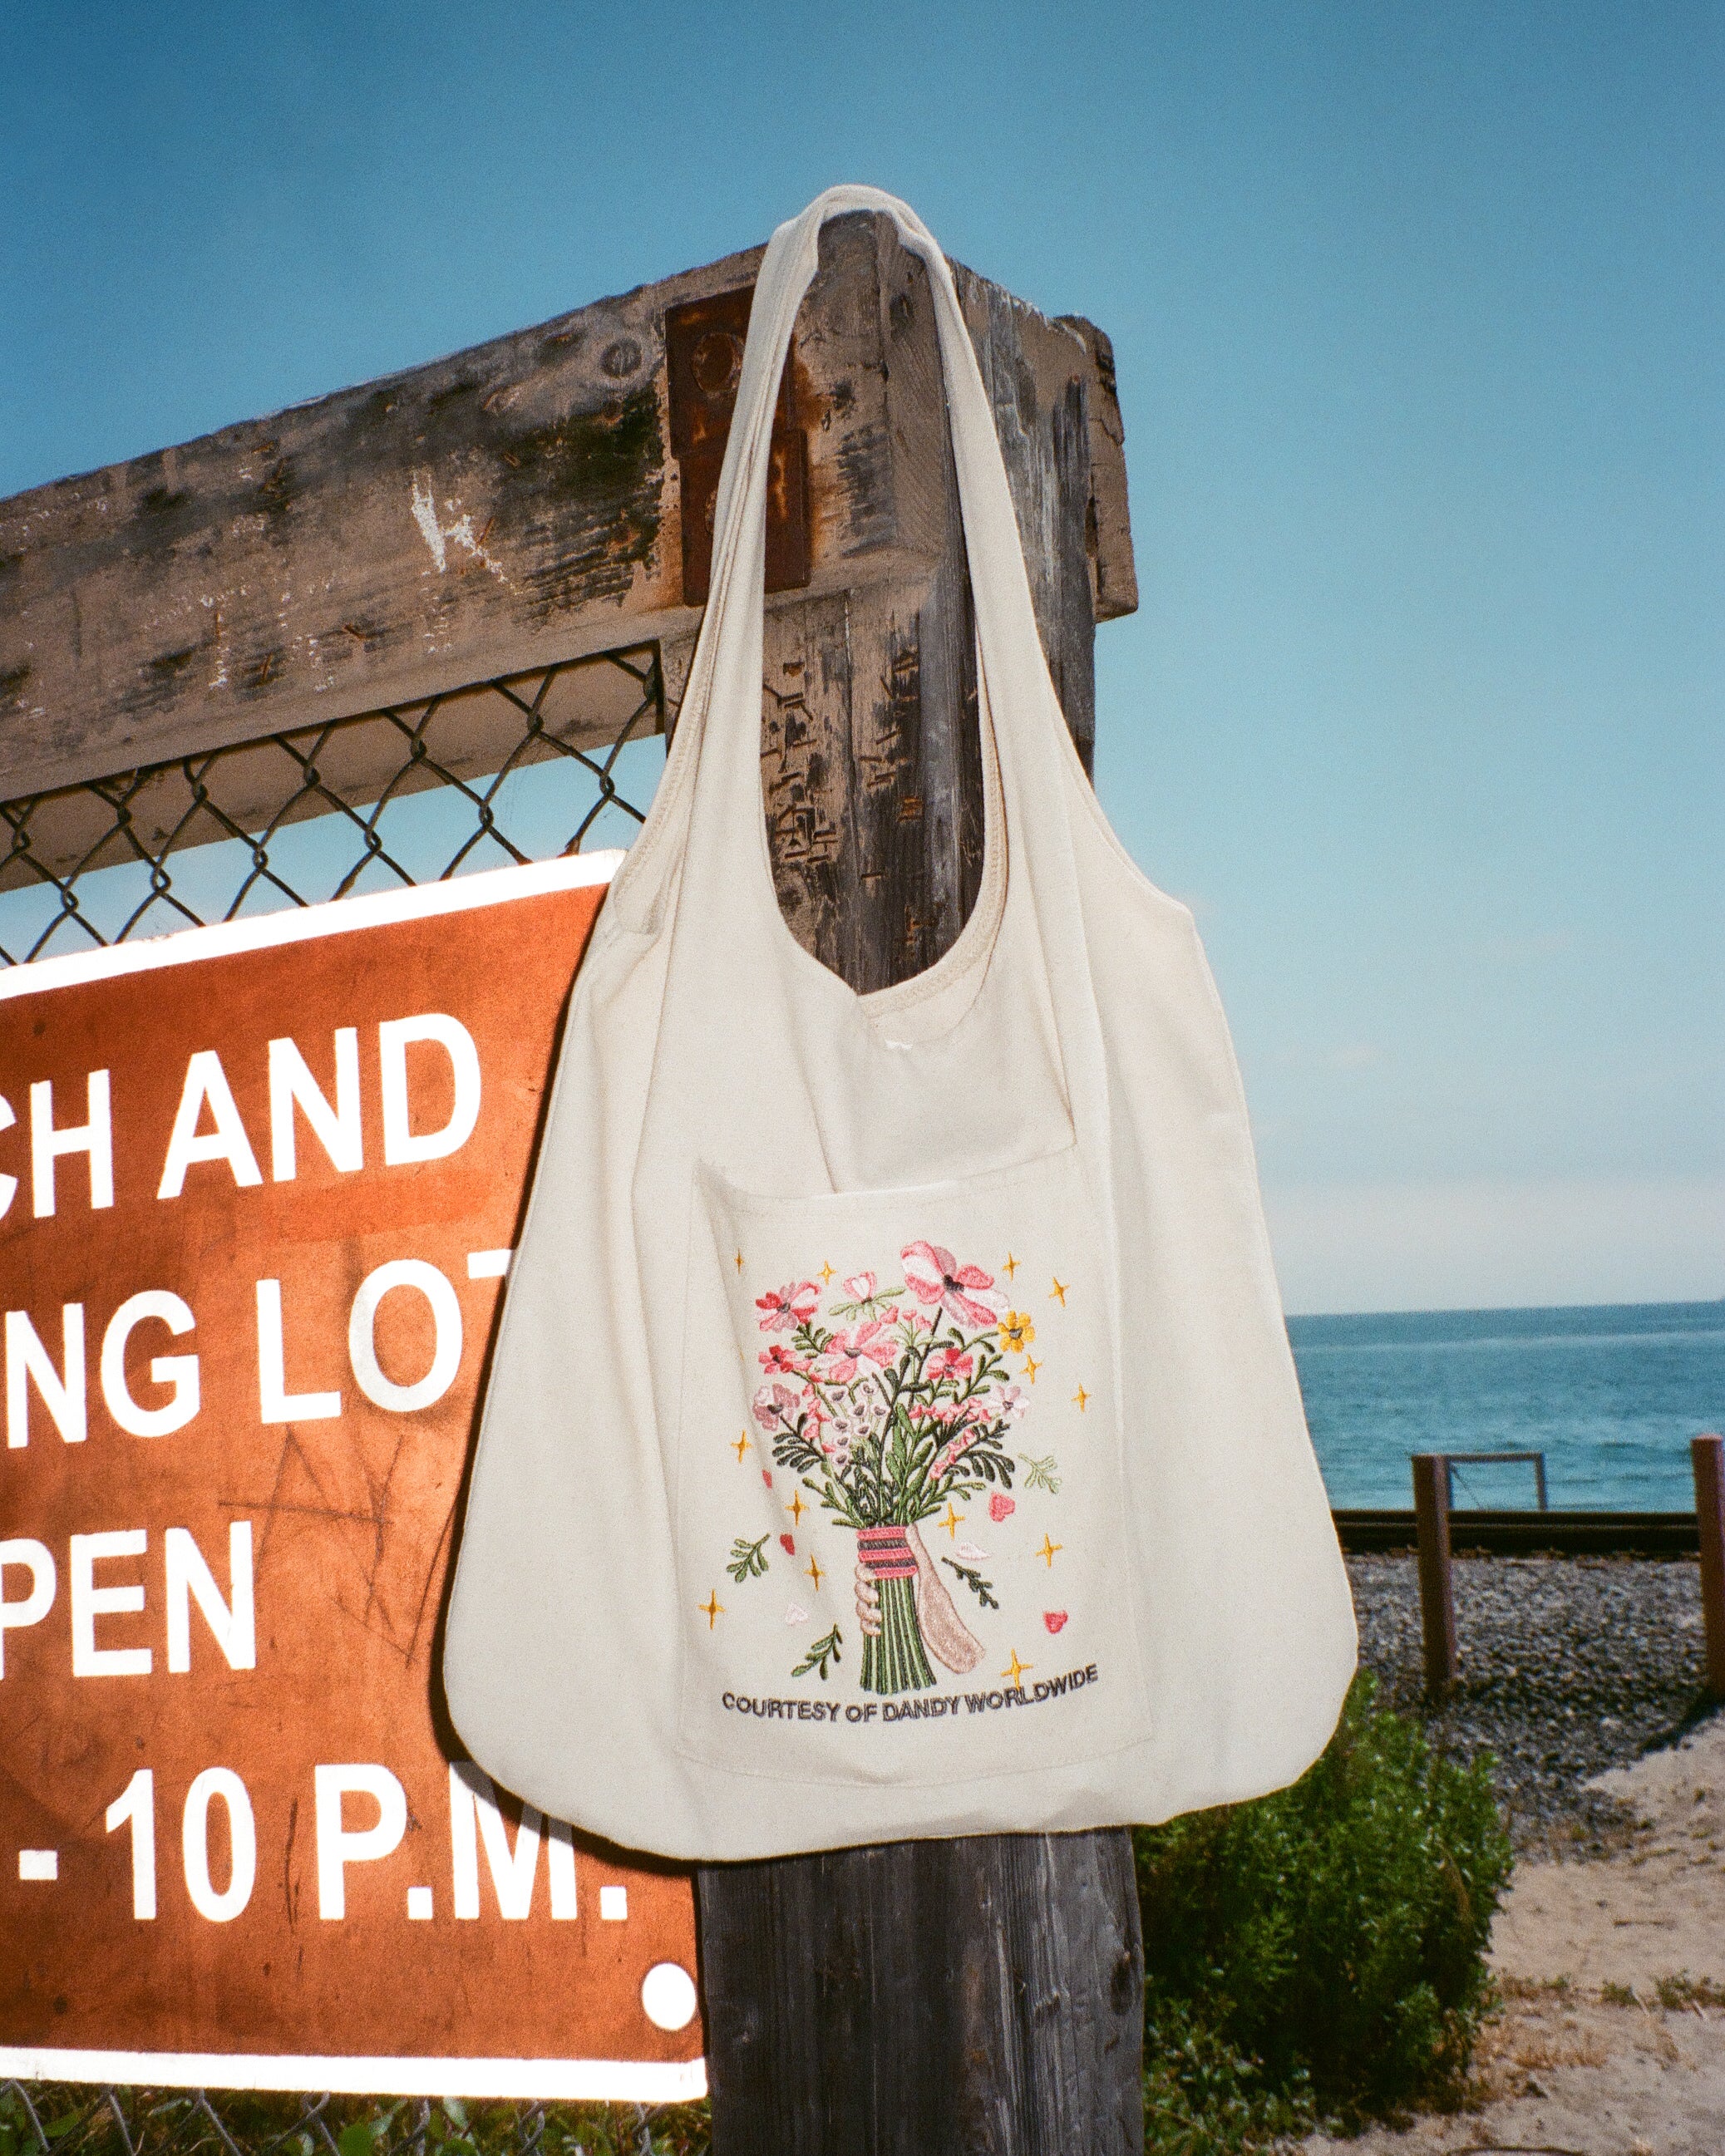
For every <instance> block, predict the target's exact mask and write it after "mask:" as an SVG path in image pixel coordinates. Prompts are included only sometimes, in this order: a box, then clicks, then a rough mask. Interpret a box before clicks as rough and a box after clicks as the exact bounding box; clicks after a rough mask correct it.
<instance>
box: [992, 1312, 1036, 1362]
mask: <svg viewBox="0 0 1725 2156" xmlns="http://www.w3.org/2000/svg"><path fill="white" fill-rule="evenodd" d="M1035 1337H1036V1327H1034V1325H1033V1324H1032V1323H1031V1322H1030V1320H1029V1317H1028V1316H1027V1315H1026V1314H1025V1313H1024V1312H1023V1311H1021V1310H1009V1311H1008V1312H1007V1313H1006V1315H1005V1317H1003V1318H1002V1319H1001V1321H1000V1344H1001V1346H1002V1347H1004V1348H1006V1349H1008V1350H1009V1352H1010V1353H1013V1354H1014V1355H1022V1354H1024V1353H1027V1352H1028V1350H1029V1345H1030V1342H1032V1341H1033V1340H1034V1338H1035Z"/></svg>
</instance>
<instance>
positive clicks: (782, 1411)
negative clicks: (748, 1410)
mask: <svg viewBox="0 0 1725 2156" xmlns="http://www.w3.org/2000/svg"><path fill="white" fill-rule="evenodd" d="M755 1420H756V1421H757V1423H759V1424H760V1425H761V1427H762V1430H773V1429H775V1428H777V1427H778V1426H780V1425H781V1424H782V1425H783V1427H784V1428H785V1429H786V1430H793V1429H794V1428H795V1427H796V1422H797V1395H796V1394H794V1393H793V1391H792V1390H791V1389H790V1387H789V1386H788V1385H762V1388H761V1389H760V1390H759V1391H758V1392H757V1394H755Z"/></svg>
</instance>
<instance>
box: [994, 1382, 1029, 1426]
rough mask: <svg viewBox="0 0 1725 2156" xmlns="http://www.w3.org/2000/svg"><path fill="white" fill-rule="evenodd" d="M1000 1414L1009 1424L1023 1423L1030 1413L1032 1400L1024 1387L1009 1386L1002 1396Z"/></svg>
mask: <svg viewBox="0 0 1725 2156" xmlns="http://www.w3.org/2000/svg"><path fill="white" fill-rule="evenodd" d="M1000 1412H1001V1414H1003V1415H1004V1417H1005V1419H1006V1420H1007V1421H1008V1422H1022V1421H1023V1420H1024V1417H1025V1416H1026V1415H1027V1414H1029V1412H1030V1398H1029V1394H1028V1393H1026V1392H1025V1390H1024V1387H1023V1386H1022V1385H1009V1386H1008V1387H1007V1389H1006V1390H1005V1391H1004V1393H1003V1394H1001V1396H1000Z"/></svg>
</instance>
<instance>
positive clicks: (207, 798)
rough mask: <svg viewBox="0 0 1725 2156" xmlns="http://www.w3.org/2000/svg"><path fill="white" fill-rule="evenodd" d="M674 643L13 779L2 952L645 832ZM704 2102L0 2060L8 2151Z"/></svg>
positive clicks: (123, 933) (501, 2136) (626, 2148)
mask: <svg viewBox="0 0 1725 2156" xmlns="http://www.w3.org/2000/svg"><path fill="white" fill-rule="evenodd" d="M664 732H665V685H664V680H663V676H662V674H661V671H660V663H659V654H658V649H657V647H656V646H655V645H651V644H649V645H644V646H640V647H638V648H634V649H628V650H623V651H614V652H606V653H604V654H601V655H599V656H598V657H596V658H590V659H581V660H571V661H568V662H567V663H566V664H563V665H556V666H548V667H542V668H538V669H536V670H534V671H532V672H531V673H527V674H518V675H509V676H507V677H506V678H503V679H500V680H491V681H483V682H478V683H475V685H473V686H471V687H470V688H466V689H463V690H459V691H457V692H454V693H453V694H450V695H448V696H434V697H431V698H429V699H428V700H426V701H424V702H421V703H418V704H413V705H410V706H398V707H394V708H391V709H388V710H384V711H370V712H367V713H365V714H363V715H362V716H359V717H357V718H350V719H339V720H333V721H330V722H328V723H327V724H325V725H321V726H305V727H301V728H298V729H296V730H295V731H291V732H288V733H282V734H275V735H271V736H269V737H266V738H264V739H263V740H261V741H254V742H244V743H240V744H239V745H237V746H234V747H227V748H218V749H213V750H210V751H208V752H205V753H203V754H201V755H198V756H192V757H180V758H177V759H176V760H174V761H172V762H166V763H157V764H151V765H146V766H143V767H140V768H138V769H136V770H134V771H127V772H121V773H116V774H115V775H114V776H111V777H109V778H96V779H91V780H88V781H86V782H85V783H82V784H80V785H76V786H69V787H62V788H54V789H52V790H49V791H44V792H42V793H36V794H33V795H30V796H28V798H22V799H17V800H12V801H6V802H0V848H3V851H0V965H18V964H22V963H24V962H28V961H29V960H32V959H36V958H42V957H52V956H58V955H59V954H61V953H63V952H72V951H78V950H89V949H92V948H95V947H100V946H102V945H106V944H111V943H120V942H126V940H127V939H128V938H131V937H140V936H158V935H163V934H166V933H167V932H170V931H172V930H173V929H177V928H184V927H193V926H197V925H199V924H202V923H204V922H209V921H232V920H234V919H237V918H238V917H239V916H242V915H247V914H254V913H262V912H270V911H276V910H278V909H280V908H282V907H286V906H310V905H314V904H316V903H317V902H319V901H322V900H327V899H335V898H343V897H346V896H349V895H350V894H352V893H355V892H359V891H377V890H383V889H388V888H391V887H394V886H398V885H408V884H421V883H430V882H436V881H439V880H441V879H443V878H444V877H446V876H453V875H463V874H466V873H469V872H470V871H472V870H476V869H483V868H495V867H502V866H504V865H506V864H508V863H510V862H521V861H528V860H548V859H551V858H552V857H554V856H555V855H559V854H567V853H576V852H579V851H581V850H583V849H584V850H588V851H592V850H596V849H597V848H598V847H602V846H616V845H626V844H628V843H629V839H630V838H631V836H632V835H633V834H634V831H635V830H637V829H639V826H640V824H641V822H642V819H643V818H644V815H645V813H646V808H647V804H648V803H649V801H650V800H651V798H652V793H653V788H654V787H655V784H656V783H657V782H658V777H659V772H660V767H662V764H663V762H664ZM707 2138H708V2136H707V2128H706V2107H705V2106H704V2105H680V2106H675V2107H665V2108H660V2109H655V2110H654V2111H651V2112H649V2111H648V2110H647V2109H646V2108H645V2107H642V2106H639V2105H634V2104H625V2105H604V2104H576V2105H571V2104H536V2103H504V2102H487V2103H472V2104H463V2103H460V2102H454V2101H444V2102H429V2101H425V2100H422V2099H408V2100H404V2101H398V2102H393V2101H391V2100H389V2099H388V2098H374V2097H373V2098H368V2097H332V2096H329V2095H304V2096H275V2095H264V2094H257V2093H252V2092H245V2091H242V2090H226V2091H221V2090H218V2091H210V2090H205V2089H149V2088H121V2087H88V2086H73V2085H68V2084H61V2083H52V2082H20V2081H10V2082H0V2156H193V2152H194V2151H212V2152H215V2156H701V2152H704V2151H705V2150H706V2146H707Z"/></svg>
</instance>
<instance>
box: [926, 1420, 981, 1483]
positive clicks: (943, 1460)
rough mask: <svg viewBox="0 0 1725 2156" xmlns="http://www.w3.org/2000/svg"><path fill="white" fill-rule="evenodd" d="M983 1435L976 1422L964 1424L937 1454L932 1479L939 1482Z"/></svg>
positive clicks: (931, 1473)
mask: <svg viewBox="0 0 1725 2156" xmlns="http://www.w3.org/2000/svg"><path fill="white" fill-rule="evenodd" d="M948 1412H950V1410H949V1411H948ZM981 1435H982V1432H981V1431H980V1430H978V1428H977V1427H976V1425H975V1424H962V1425H961V1426H960V1428H959V1430H958V1433H957V1435H956V1436H955V1437H954V1438H953V1439H952V1442H951V1443H950V1444H949V1445H945V1446H944V1447H943V1448H942V1450H941V1451H939V1452H938V1453H937V1454H936V1455H935V1462H934V1466H933V1467H932V1470H931V1471H930V1480H931V1481H936V1482H937V1481H939V1480H940V1478H941V1477H942V1475H944V1474H945V1473H946V1472H947V1470H948V1469H949V1468H952V1467H955V1466H957V1464H958V1462H959V1461H960V1460H962V1459H963V1457H964V1455H965V1454H966V1453H967V1452H968V1451H969V1450H970V1448H971V1447H972V1445H974V1444H975V1443H976V1441H977V1440H978V1438H979V1437H980V1436H981Z"/></svg>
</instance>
